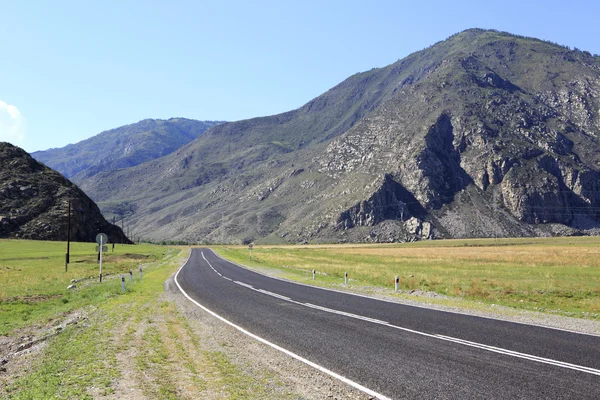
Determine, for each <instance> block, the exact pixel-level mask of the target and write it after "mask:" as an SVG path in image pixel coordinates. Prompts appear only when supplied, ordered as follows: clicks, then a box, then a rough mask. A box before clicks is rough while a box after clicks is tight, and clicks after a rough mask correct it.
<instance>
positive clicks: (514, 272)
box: [216, 237, 600, 319]
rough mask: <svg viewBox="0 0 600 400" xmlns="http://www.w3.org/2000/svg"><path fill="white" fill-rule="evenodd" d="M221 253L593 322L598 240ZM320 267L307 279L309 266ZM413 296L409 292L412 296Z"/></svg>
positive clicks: (294, 272)
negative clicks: (395, 280) (397, 280)
mask: <svg viewBox="0 0 600 400" xmlns="http://www.w3.org/2000/svg"><path fill="white" fill-rule="evenodd" d="M216 250H217V251H218V252H219V253H220V254H221V255H223V256H225V257H226V258H229V259H231V260H234V261H236V262H239V263H241V264H244V265H248V266H252V267H259V268H260V267H267V268H276V269H279V270H282V271H283V274H284V276H285V277H286V278H289V279H294V280H298V281H301V282H305V283H310V284H317V285H323V286H337V287H339V286H340V285H342V286H343V281H344V278H343V277H344V272H346V271H347V272H348V274H349V277H350V286H352V287H372V288H382V287H383V288H389V292H390V294H393V287H394V277H395V276H396V275H398V276H399V277H400V288H401V289H402V290H403V292H404V296H406V293H407V292H410V291H412V290H423V291H427V292H436V293H439V294H442V295H446V296H451V297H453V298H460V299H468V300H473V301H474V302H483V303H486V304H500V305H505V306H509V307H514V308H520V309H529V310H536V311H545V312H555V313H560V314H564V315H571V316H577V317H584V318H591V319H598V318H599V317H598V314H599V313H600V257H599V256H600V238H597V237H570V238H522V239H475V240H443V241H441V240H440V241H424V242H415V243H404V244H393V245H388V244H385V245H331V246H326V245H323V246H255V247H254V248H253V250H252V256H250V254H249V251H248V248H247V247H221V248H216ZM313 269H315V270H317V272H318V274H317V280H316V281H314V282H313V281H312V273H311V271H312V270H313ZM413 297H414V296H413Z"/></svg>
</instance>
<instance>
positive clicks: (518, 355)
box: [202, 252, 600, 376]
mask: <svg viewBox="0 0 600 400" xmlns="http://www.w3.org/2000/svg"><path fill="white" fill-rule="evenodd" d="M202 258H204V260H205V261H206V262H207V264H208V265H209V266H210V268H212V270H213V271H215V272H216V273H217V274H219V275H220V276H221V277H223V278H225V279H229V280H231V279H230V278H227V277H224V276H223V275H221V274H220V273H219V272H218V271H217V270H216V269H215V268H214V267H213V266H212V264H211V263H210V261H208V260H207V259H206V257H204V252H202ZM233 282H234V283H236V284H238V285H241V286H244V287H246V288H248V289H251V290H254V291H256V292H260V293H263V294H266V295H268V296H272V297H276V298H279V299H282V300H286V301H288V302H290V303H294V304H299V305H301V306H304V307H309V308H314V309H318V310H321V311H325V312H328V313H332V314H337V315H342V316H345V317H349V318H355V319H360V320H363V321H367V322H371V323H374V324H379V325H384V326H388V327H390V328H394V329H398V330H401V331H404V332H408V333H413V334H416V335H420V336H425V337H429V338H432V339H437V340H442V341H446V342H452V343H456V344H461V345H463V346H468V347H473V348H477V349H481V350H486V351H490V352H493V353H498V354H503V355H506V356H510V357H515V358H521V359H525V360H529V361H533V362H538V363H542V364H548V365H553V366H556V367H561V368H567V369H572V370H575V371H579V372H584V373H587V374H592V375H597V376H600V370H598V369H595V368H590V367H585V366H581V365H576V364H570V363H567V362H563V361H558V360H553V359H550V358H544V357H538V356H534V355H532V354H527V353H520V352H518V351H513V350H508V349H503V348H501V347H494V346H489V345H486V344H482V343H477V342H471V341H468V340H464V339H459V338H454V337H451V336H444V335H439V334H431V333H426V332H421V331H417V330H414V329H409V328H404V327H402V326H397V325H392V324H390V323H389V322H385V321H381V320H378V319H374V318H369V317H364V316H362V315H357V314H352V313H348V312H344V311H339V310H334V309H331V308H327V307H322V306H317V305H314V304H310V303H301V302H299V301H296V300H292V299H290V298H289V297H285V296H283V295H280V294H277V293H272V292H269V291H266V290H263V289H256V288H254V287H252V286H251V285H248V284H246V283H243V282H239V281H233Z"/></svg>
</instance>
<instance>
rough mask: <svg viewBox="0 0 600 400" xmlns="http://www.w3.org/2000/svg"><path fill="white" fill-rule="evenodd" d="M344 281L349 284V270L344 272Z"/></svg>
mask: <svg viewBox="0 0 600 400" xmlns="http://www.w3.org/2000/svg"><path fill="white" fill-rule="evenodd" d="M344 282H345V283H346V285H347V284H348V272H345V273H344Z"/></svg>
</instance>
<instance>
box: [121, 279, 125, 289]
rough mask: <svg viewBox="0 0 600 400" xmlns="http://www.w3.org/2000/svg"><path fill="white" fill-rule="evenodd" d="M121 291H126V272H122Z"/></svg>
mask: <svg viewBox="0 0 600 400" xmlns="http://www.w3.org/2000/svg"><path fill="white" fill-rule="evenodd" d="M121 293H125V274H121Z"/></svg>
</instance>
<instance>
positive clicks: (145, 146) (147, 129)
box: [31, 118, 222, 183]
mask: <svg viewBox="0 0 600 400" xmlns="http://www.w3.org/2000/svg"><path fill="white" fill-rule="evenodd" d="M219 123H222V122H220V121H196V120H191V119H186V118H170V119H168V120H161V119H144V120H141V121H139V122H137V123H133V124H129V125H124V126H121V127H118V128H114V129H110V130H107V131H103V132H101V133H99V134H97V135H94V136H92V137H91V138H88V139H85V140H82V141H80V142H77V143H74V144H70V145H67V146H65V147H62V148H57V149H48V150H44V151H36V152H34V153H32V154H31V155H32V156H33V157H34V158H35V159H37V160H38V161H40V162H43V163H45V164H47V165H48V166H49V167H51V168H54V169H56V170H58V171H60V172H61V173H62V174H63V175H65V176H66V177H67V178H70V179H73V180H74V181H75V182H77V183H80V182H81V181H83V180H85V179H87V178H89V177H91V176H94V175H96V174H97V173H99V172H102V171H107V170H116V169H120V168H127V167H132V166H135V165H139V164H142V163H144V162H146V161H150V160H153V159H155V158H159V157H162V156H164V155H167V154H169V153H171V152H173V151H175V150H177V149H178V148H180V147H181V146H183V145H185V144H187V143H189V142H191V141H192V140H194V139H196V138H197V137H199V136H200V135H202V134H203V133H204V132H205V131H206V130H207V129H209V128H210V127H213V126H215V125H217V124H219Z"/></svg>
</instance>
